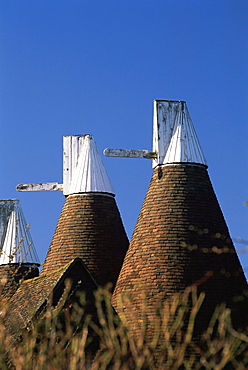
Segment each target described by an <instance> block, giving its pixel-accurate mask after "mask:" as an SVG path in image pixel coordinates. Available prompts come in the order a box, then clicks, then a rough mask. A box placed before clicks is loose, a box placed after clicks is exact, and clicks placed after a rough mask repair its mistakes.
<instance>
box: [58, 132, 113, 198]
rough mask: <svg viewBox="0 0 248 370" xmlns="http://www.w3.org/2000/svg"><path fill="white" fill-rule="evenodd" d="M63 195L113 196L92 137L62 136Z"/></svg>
mask: <svg viewBox="0 0 248 370" xmlns="http://www.w3.org/2000/svg"><path fill="white" fill-rule="evenodd" d="M63 183H64V195H73V194H80V193H92V192H96V193H107V194H110V195H112V196H115V191H114V189H113V187H112V185H111V182H110V180H109V177H108V174H107V171H106V169H105V167H104V164H103V161H102V158H101V156H100V154H99V152H98V149H97V146H96V143H95V140H94V138H93V136H92V135H76V136H64V180H63Z"/></svg>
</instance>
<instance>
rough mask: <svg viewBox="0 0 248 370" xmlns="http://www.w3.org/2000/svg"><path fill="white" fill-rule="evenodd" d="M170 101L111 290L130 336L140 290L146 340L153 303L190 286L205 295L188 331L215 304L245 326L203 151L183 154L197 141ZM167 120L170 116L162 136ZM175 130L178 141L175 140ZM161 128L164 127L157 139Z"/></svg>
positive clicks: (233, 262) (242, 298) (235, 266)
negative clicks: (126, 300)
mask: <svg viewBox="0 0 248 370" xmlns="http://www.w3.org/2000/svg"><path fill="white" fill-rule="evenodd" d="M172 103H173V104H172V105H170V104H169V103H168V102H166V104H167V106H168V109H169V111H167V112H166V110H163V111H162V113H163V114H162V113H161V114H162V116H161V117H159V120H158V122H157V128H158V129H159V130H160V133H158V132H157V133H155V135H154V136H155V137H156V136H157V137H158V138H159V140H158V142H157V144H158V145H160V144H161V142H164V144H165V145H166V148H164V150H163V148H162V147H159V146H158V147H157V153H158V159H157V163H155V167H156V168H155V170H154V173H153V176H152V179H151V182H150V185H149V188H148V192H147V194H146V197H145V200H144V203H143V206H142V209H141V211H140V214H139V217H138V221H137V224H136V227H135V230H134V233H133V236H132V239H131V242H130V246H129V249H128V252H127V254H126V257H125V259H124V262H123V266H122V269H121V272H120V275H119V278H118V281H117V284H116V288H115V291H114V294H113V305H114V307H115V309H116V310H117V313H118V314H120V316H122V315H123V313H125V317H126V320H127V322H128V324H129V330H130V332H131V333H132V334H134V335H137V336H139V328H138V327H139V323H140V322H141V321H142V320H143V314H144V307H143V306H142V304H143V303H142V302H143V299H142V296H143V295H145V296H146V300H147V303H146V304H147V307H146V313H147V320H148V321H147V324H148V329H147V335H148V337H149V336H150V338H152V337H153V335H154V330H156V328H155V327H154V325H153V322H152V321H153V319H154V317H156V313H157V308H158V306H159V305H160V304H161V302H166V300H167V299H169V298H170V297H172V296H173V295H174V294H175V293H178V292H183V291H184V290H185V289H186V288H187V287H189V286H191V285H192V284H195V285H197V286H198V291H204V292H205V293H206V297H205V300H204V303H203V305H202V307H201V310H200V312H199V314H198V317H197V321H196V327H195V334H199V333H201V332H202V331H203V330H205V329H206V328H207V326H208V323H209V320H210V317H211V315H212V313H213V310H214V308H215V307H216V305H217V304H219V303H222V302H225V303H226V304H227V306H228V307H230V308H231V309H232V312H233V323H234V325H235V327H239V326H245V325H248V319H247V310H248V302H247V294H246V295H245V294H244V293H245V292H246V293H247V291H248V286H247V282H246V279H245V276H244V273H243V271H242V267H241V265H240V262H239V259H238V257H237V254H236V252H235V249H234V246H233V243H232V241H231V238H230V235H229V232H228V228H227V225H226V222H225V220H224V217H223V214H222V211H221V209H220V206H219V204H218V201H217V198H216V196H215V193H214V190H213V188H212V185H211V182H210V179H209V176H208V172H207V166H206V162H205V159H204V156H203V155H202V152H201V151H199V150H198V151H197V152H196V153H198V154H195V155H193V154H192V156H191V157H190V151H189V148H191V147H196V146H195V144H196V143H198V140H197V141H196V136H195V135H189V133H190V132H194V130H193V131H192V128H193V126H192V124H191V123H190V125H188V124H187V125H183V126H182V124H181V123H180V122H182V120H181V119H175V117H176V116H177V113H178V109H179V111H180V110H181V108H182V106H181V108H180V104H179V107H178V106H177V103H178V102H172ZM174 103H175V104H174ZM166 104H165V105H166ZM175 105H176V106H175ZM160 108H161V109H162V108H163V109H164V105H163V104H162V106H161V107H160ZM172 108H173V109H174V110H173V109H172ZM183 109H184V110H185V106H183ZM175 112H176V113H175ZM174 113H175V114H174ZM166 117H167V118H168V117H169V118H170V117H172V119H169V118H168V119H167V118H166ZM165 118H166V119H165ZM168 122H172V126H171V132H170V134H169V132H167V129H168V125H167V123H168ZM155 123H156V122H155ZM163 125H165V126H164V127H163ZM185 130H186V131H185ZM182 132H184V134H183V137H184V138H185V140H181V139H180V137H182ZM163 133H164V134H165V133H167V137H166V135H165V136H164V139H163V138H162V135H163ZM192 141H193V142H192ZM197 147H198V148H200V147H199V146H198V145H197ZM182 148H184V150H185V155H182V152H183V151H182ZM192 153H193V151H192ZM171 162H172V163H171ZM196 163H198V164H196ZM126 294H128V295H131V296H132V299H133V303H132V304H131V306H128V304H126V303H124V304H123V302H121V299H122V297H123V296H125V295H126ZM237 302H239V303H237ZM240 302H242V304H241V303H240ZM241 306H242V307H241Z"/></svg>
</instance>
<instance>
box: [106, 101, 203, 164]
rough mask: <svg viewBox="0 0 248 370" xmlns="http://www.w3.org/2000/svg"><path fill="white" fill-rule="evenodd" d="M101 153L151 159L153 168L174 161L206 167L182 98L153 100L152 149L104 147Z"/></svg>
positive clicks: (109, 155)
mask: <svg viewBox="0 0 248 370" xmlns="http://www.w3.org/2000/svg"><path fill="white" fill-rule="evenodd" d="M104 155H106V156H108V157H129V158H148V159H152V160H153V168H155V167H157V166H162V165H167V164H173V163H175V164H176V163H195V164H201V165H204V166H207V162H206V159H205V157H204V154H203V152H202V149H201V146H200V143H199V140H198V138H197V135H196V132H195V129H194V126H193V123H192V120H191V118H190V115H189V112H188V109H187V106H186V103H185V102H184V101H172V100H154V115H153V148H152V152H149V151H148V150H135V149H105V150H104Z"/></svg>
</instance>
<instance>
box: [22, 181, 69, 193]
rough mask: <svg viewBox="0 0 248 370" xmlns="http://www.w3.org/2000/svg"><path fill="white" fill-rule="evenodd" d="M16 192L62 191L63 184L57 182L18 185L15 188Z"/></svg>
mask: <svg viewBox="0 0 248 370" xmlns="http://www.w3.org/2000/svg"><path fill="white" fill-rule="evenodd" d="M16 190H17V191H48V190H63V184H58V183H57V182H43V183H42V182H41V183H38V184H19V185H17V187H16Z"/></svg>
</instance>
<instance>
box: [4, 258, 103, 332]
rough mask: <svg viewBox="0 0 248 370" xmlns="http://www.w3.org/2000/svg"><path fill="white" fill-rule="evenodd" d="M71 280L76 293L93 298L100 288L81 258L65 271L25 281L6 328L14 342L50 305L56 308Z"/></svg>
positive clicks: (18, 291) (65, 268) (6, 321)
mask: <svg viewBox="0 0 248 370" xmlns="http://www.w3.org/2000/svg"><path fill="white" fill-rule="evenodd" d="M68 278H69V279H71V280H72V282H73V284H72V289H75V287H76V286H77V285H78V287H79V286H80V290H81V291H82V290H84V291H86V292H89V293H90V294H92V292H93V291H94V290H96V289H97V284H96V282H95V281H94V279H93V278H92V276H91V274H90V273H89V271H88V269H87V268H86V267H85V265H84V263H83V261H82V260H81V259H80V258H75V259H74V260H72V261H70V262H69V263H67V264H66V265H64V266H63V267H61V268H59V269H57V270H54V271H53V272H51V273H48V274H46V275H41V276H39V277H36V278H34V279H29V280H26V281H24V282H23V283H22V284H21V286H20V287H19V289H18V290H17V291H16V293H15V294H14V295H13V297H12V298H11V299H10V301H9V308H8V313H7V315H6V319H5V326H6V328H7V330H8V331H9V333H10V335H11V337H12V338H17V337H18V335H19V334H20V331H21V330H22V329H25V328H26V327H27V326H28V325H29V324H30V323H31V321H32V320H33V318H34V316H35V315H36V314H37V313H38V312H39V310H40V309H41V308H42V307H43V306H46V304H47V303H49V301H51V302H52V305H53V306H54V307H56V305H57V303H58V302H59V299H60V298H61V296H62V294H63V292H64V289H65V285H64V283H65V280H66V279H68Z"/></svg>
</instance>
